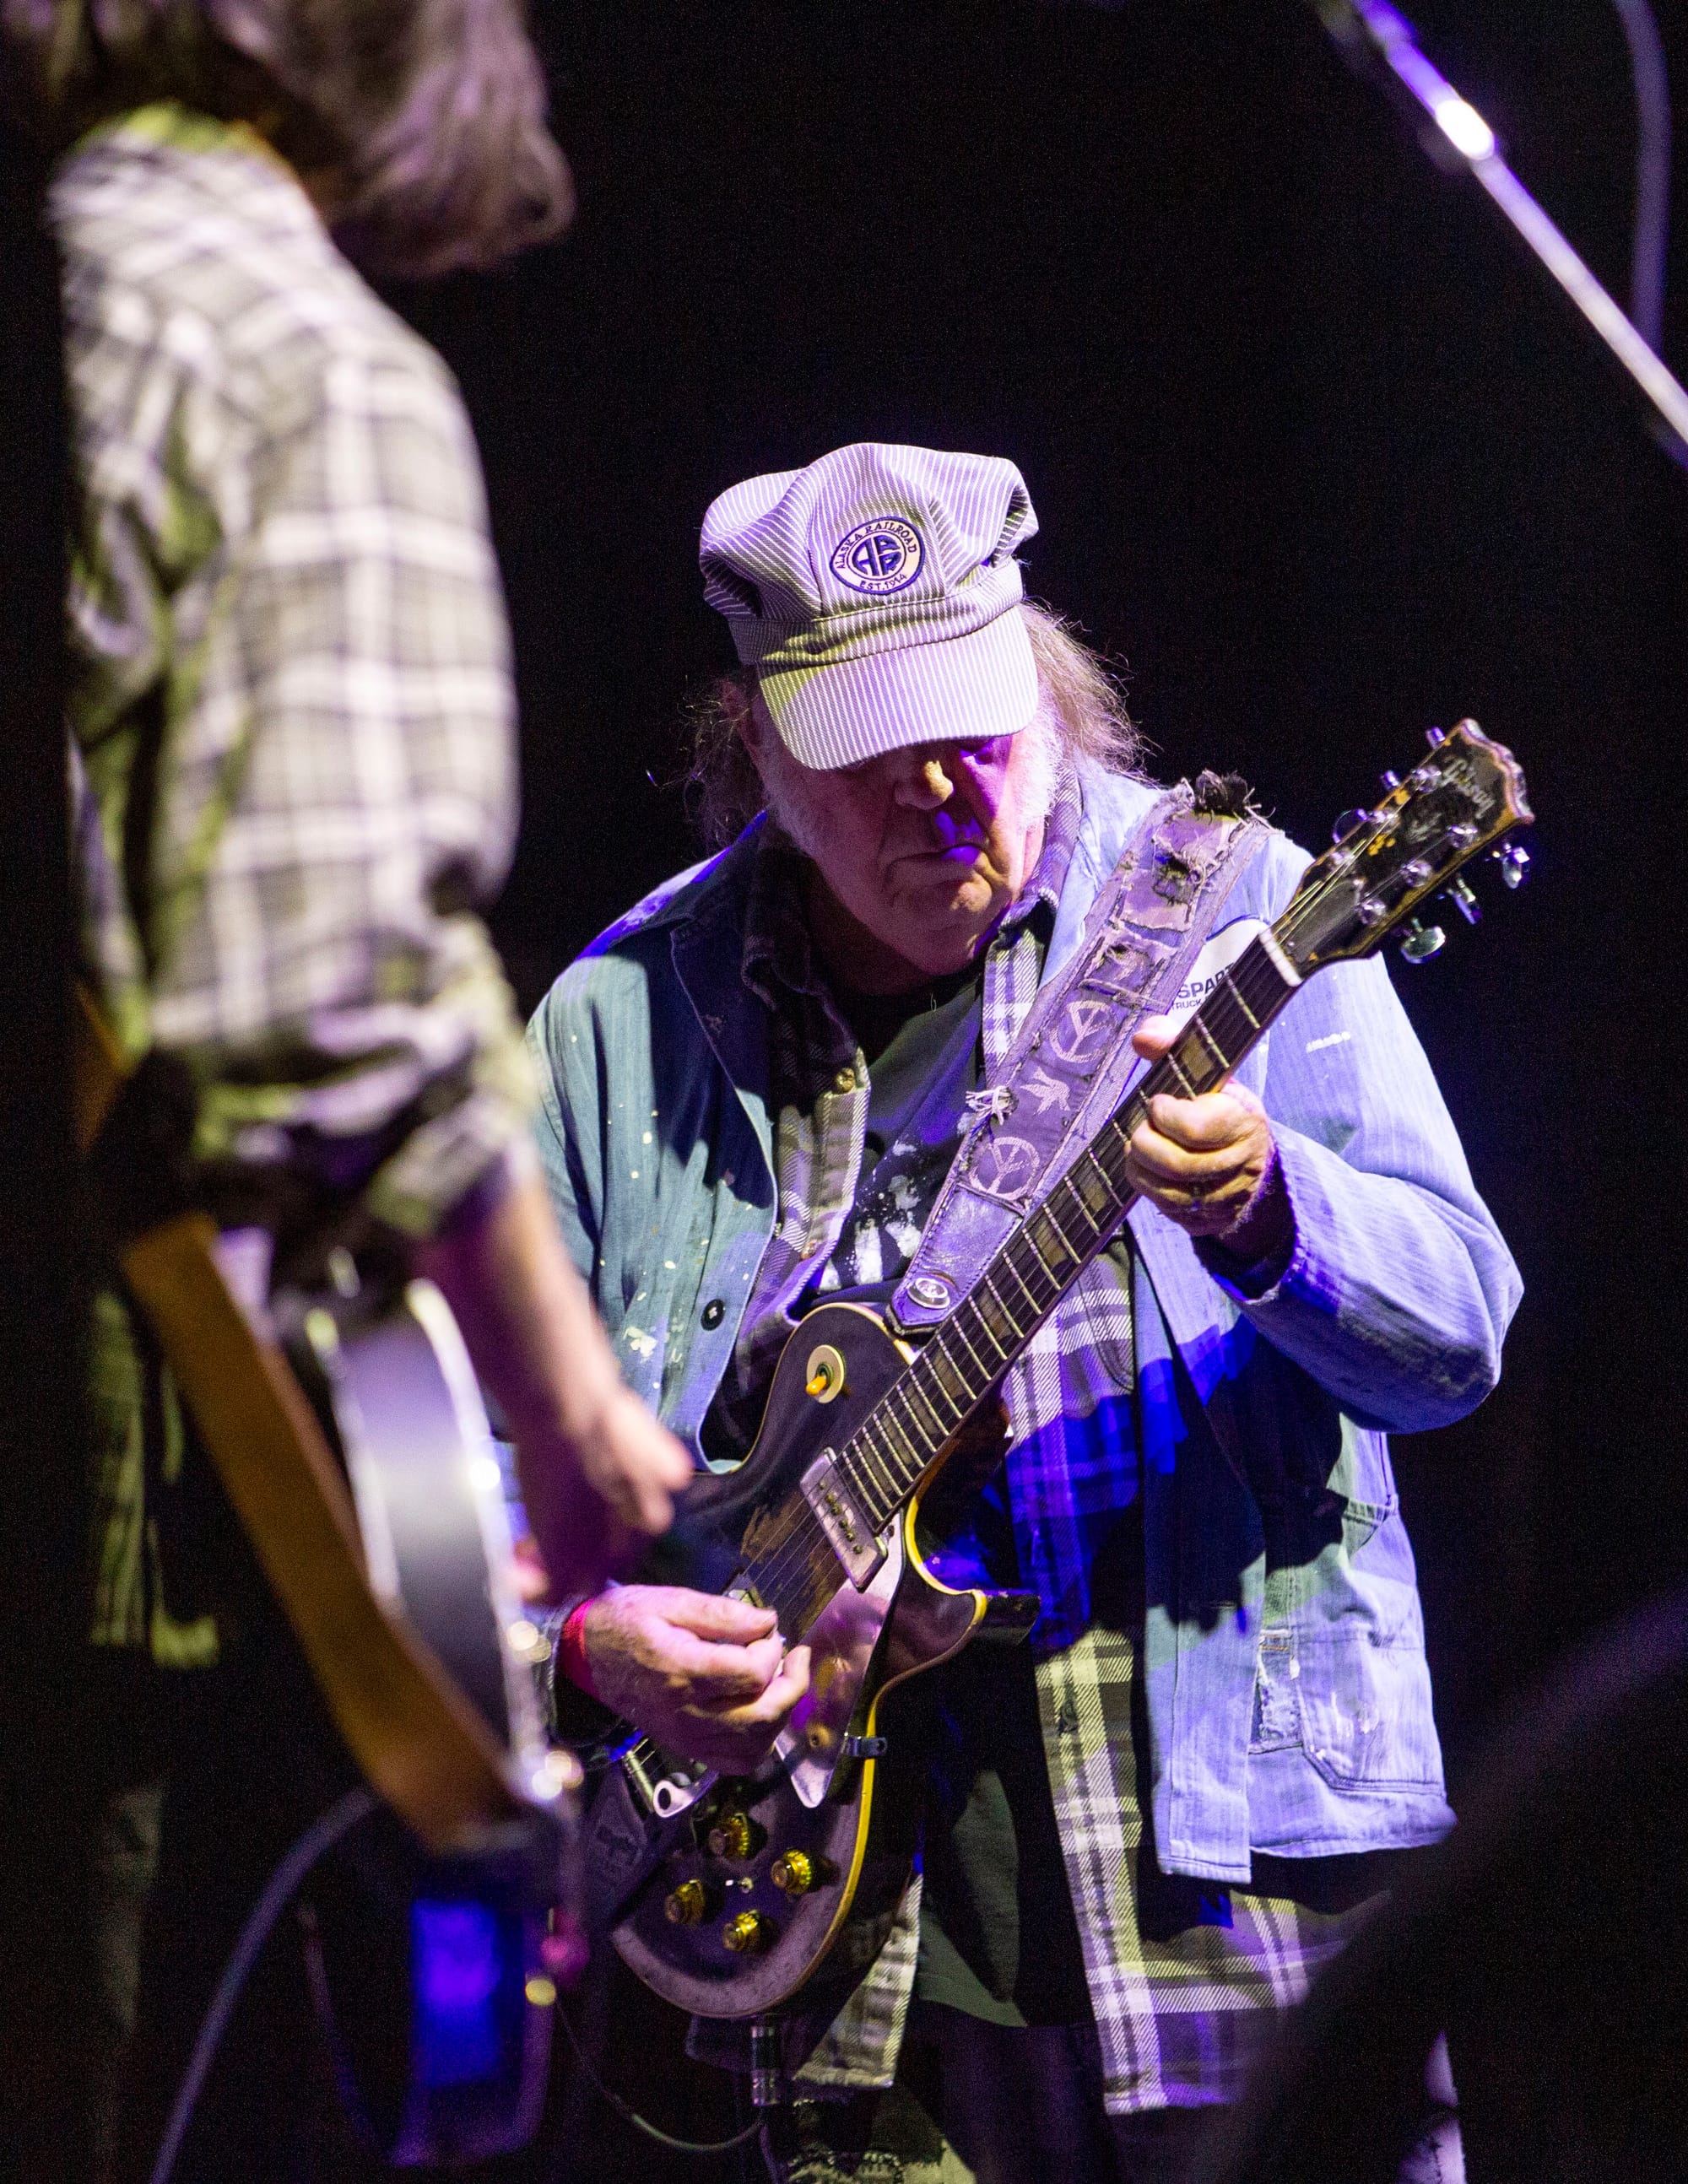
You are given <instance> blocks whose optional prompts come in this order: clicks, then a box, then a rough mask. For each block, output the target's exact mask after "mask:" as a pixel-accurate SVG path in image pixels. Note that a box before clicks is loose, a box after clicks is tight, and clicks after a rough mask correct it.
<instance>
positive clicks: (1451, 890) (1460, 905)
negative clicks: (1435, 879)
mask: <svg viewBox="0 0 1688 2184" xmlns="http://www.w3.org/2000/svg"><path fill="white" fill-rule="evenodd" d="M1442 893H1443V894H1445V895H1446V897H1447V899H1448V900H1449V901H1450V902H1451V904H1452V905H1453V906H1454V908H1455V909H1456V910H1457V911H1458V912H1459V914H1460V916H1461V917H1462V918H1463V919H1464V920H1465V922H1466V923H1467V924H1468V925H1475V924H1477V923H1478V922H1479V920H1480V919H1481V917H1482V916H1483V905H1482V904H1481V903H1480V902H1479V900H1477V898H1476V896H1475V895H1474V894H1473V893H1472V892H1471V887H1470V883H1468V881H1466V880H1463V879H1457V878H1456V879H1451V880H1450V881H1449V882H1448V883H1447V885H1446V887H1445V888H1444V889H1442Z"/></svg>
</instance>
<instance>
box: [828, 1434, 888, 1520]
mask: <svg viewBox="0 0 1688 2184" xmlns="http://www.w3.org/2000/svg"><path fill="white" fill-rule="evenodd" d="M838 1464H839V1467H840V1468H841V1469H842V1470H843V1471H844V1474H845V1477H846V1479H847V1480H848V1482H849V1485H850V1490H851V1492H852V1493H853V1494H854V1495H855V1498H856V1500H857V1502H860V1503H861V1511H862V1514H863V1515H864V1516H865V1517H866V1518H867V1520H868V1522H869V1524H872V1528H873V1529H874V1530H875V1531H876V1532H877V1530H878V1529H879V1528H880V1526H881V1525H882V1524H883V1523H884V1521H885V1519H886V1518H887V1517H889V1515H890V1513H891V1511H892V1510H893V1509H894V1507H896V1499H897V1497H896V1494H895V1492H894V1490H893V1493H892V1495H891V1498H890V1500H889V1502H887V1501H886V1500H885V1496H884V1490H883V1486H882V1485H881V1484H880V1481H879V1480H878V1479H877V1478H876V1477H875V1476H874V1474H873V1470H872V1454H871V1452H870V1451H869V1448H868V1446H867V1444H866V1441H865V1440H863V1438H862V1436H861V1433H860V1432H857V1433H855V1434H852V1435H851V1436H850V1439H849V1440H847V1441H846V1442H845V1443H844V1446H843V1447H842V1448H841V1449H840V1450H839V1451H838ZM888 1483H889V1482H888Z"/></svg>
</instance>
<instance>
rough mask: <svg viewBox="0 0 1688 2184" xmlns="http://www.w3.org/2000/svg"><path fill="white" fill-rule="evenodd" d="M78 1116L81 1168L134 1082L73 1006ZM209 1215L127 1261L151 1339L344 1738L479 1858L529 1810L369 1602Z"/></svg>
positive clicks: (272, 1347) (328, 1478) (385, 1789)
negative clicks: (478, 1849)
mask: <svg viewBox="0 0 1688 2184" xmlns="http://www.w3.org/2000/svg"><path fill="white" fill-rule="evenodd" d="M77 1000H78V1007H77V1011H76V1020H75V1123H76V1136H77V1143H78V1145H79V1146H80V1148H81V1151H83V1153H84V1154H86V1153H87V1152H88V1151H89V1149H90V1148H91V1147H92V1145H93V1143H94V1140H95V1139H96V1138H97V1136H98V1134H99V1132H100V1128H101V1126H102V1124H103V1123H104V1121H105V1119H106V1117H107V1116H108V1115H109V1112H110V1111H111V1108H112V1106H113V1103H114V1100H116V1098H117V1095H118V1094H119V1092H120V1090H121V1089H122V1086H123V1084H124V1081H125V1077H126V1075H127V1074H128V1073H127V1071H126V1069H125V1065H124V1062H123V1059H122V1057H121V1056H120V1053H119V1051H118V1049H117V1046H116V1045H115V1042H114V1040H113V1039H112V1037H111V1034H110V1032H109V1030H108V1028H107V1027H106V1024H105V1022H104V1021H103V1018H102V1017H101V1016H100V1014H99V1011H98V1010H97V1007H96V1006H95V1005H94V1003H93V1001H92V999H91V998H90V997H89V995H87V994H86V991H84V990H82V989H80V988H79V989H78V993H77ZM216 1240H217V1230H216V1227H215V1224H214V1223H213V1222H212V1221H211V1220H210V1219H209V1217H208V1216H206V1215H205V1214H203V1213H197V1212H196V1213H183V1214H180V1215H177V1216H175V1217H172V1218H170V1219H167V1220H164V1221H162V1222H159V1223H157V1224H155V1225H153V1226H152V1227H149V1228H148V1229H144V1230H143V1231H142V1233H141V1234H138V1235H136V1236H135V1237H133V1238H132V1239H131V1240H128V1241H126V1242H125V1243H123V1244H121V1245H120V1247H119V1253H118V1256H119V1260H120V1264H121V1266H122V1269H123V1274H124V1279H125V1281H126V1282H127V1283H128V1284H129V1286H130V1289H131V1291H132V1292H133V1294H134V1295H135V1297H136V1301H138V1303H139V1304H140V1307H141V1309H142V1312H145V1314H146V1316H147V1318H148V1321H149V1322H150V1323H151V1324H152V1327H153V1332H154V1333H155V1334H156V1335H157V1336H158V1339H159V1346H160V1347H161V1349H162V1350H163V1351H164V1357H165V1358H166V1359H167V1360H168V1361H169V1363H170V1369H171V1371H172V1372H173V1373H175V1378H176V1381H177V1383H178V1385H179V1386H180V1388H181V1394H182V1398H183V1400H184V1401H185V1402H186V1403H187V1407H188V1409H189V1411H190V1412H192V1417H193V1422H194V1424H195V1425H196V1426H197V1427H198V1431H199V1437H200V1439H201V1440H203V1443H204V1445H205V1446H206V1448H207V1449H208V1450H209V1452H210V1456H211V1460H212V1462H213V1463H214V1465H215V1466H216V1469H217V1475H218V1477H219V1478H220V1479H221V1481H222V1484H223V1489H224V1491H225V1492H226V1494H227V1496H228V1497H229V1500H230V1502H231V1503H232V1505H233V1507H234V1509H235V1513H236V1514H237V1516H238V1518H239V1519H240V1521H241V1524H242V1526H243V1527H244V1529H245V1531H246V1535H247V1537H248V1539H249V1540H250V1541H251V1542H252V1545H253V1550H254V1551H255V1552H256V1554H257V1556H258V1559H259V1563H260V1564H261V1565H262V1567H263V1569H264V1574H265V1577H266V1578H267V1579H268V1580H269V1581H270V1585H271V1587H272V1588H273V1590H274V1591H275V1594H276V1598H277V1599H278V1600H279V1601H280V1602H281V1607H282V1610H283V1612H284V1613H286V1615H287V1620H288V1622H289V1623H290V1624H292V1629H293V1632H294V1635H295V1636H296V1637H297V1638H298V1642H299V1645H300V1646H301V1648H302V1649H303V1651H304V1656H305V1658H306V1661H307V1662H308V1663H309V1667H310V1669H311V1672H312V1674H314V1676H315V1679H316V1682H317V1685H318V1687H319V1688H320V1691H321V1692H322V1695H323V1697H324V1699H325V1700H326V1702H327V1706H328V1709H329V1712H330V1713H331V1715H332V1716H333V1719H334V1721H335V1723H336V1724H337V1727H338V1729H339V1730H340V1733H341V1735H342V1736H343V1737H344V1738H345V1740H346V1743H347V1746H348V1748H349V1750H350V1752H351V1753H352V1756H353V1758H354V1759H355V1760H356V1762H357V1763H358V1765H359V1768H360V1769H362V1771H363V1773H364V1775H365V1777H366V1778H367V1779H368V1780H369V1782H370V1786H371V1787H372V1788H374V1789H375V1790H376V1791H377V1792H378V1794H379V1795H380V1796H381V1797H382V1798H383V1799H384V1800H385V1801H386V1802H387V1804H388V1805H390V1806H391V1807H392V1808H393V1811H394V1812H395V1813H396V1814H398V1817H399V1818H400V1819H402V1820H403V1821H404V1823H405V1825H407V1826H408V1827H409V1828H410V1829H411V1830H413V1831H414V1832H415V1834H416V1835H417V1836H420V1837H421V1840H422V1841H423V1842H424V1843H426V1845H427V1847H428V1848H429V1849H430V1850H433V1851H439V1852H444V1851H450V1850H462V1849H465V1848H466V1847H470V1846H471V1843H472V1841H473V1839H474V1838H475V1836H476V1835H477V1834H478V1833H479V1832H480V1831H482V1830H484V1829H486V1828H487V1827H488V1826H491V1825H494V1824H495V1823H497V1822H499V1821H504V1820H508V1819H514V1818H515V1817H516V1815H517V1814H519V1813H521V1811H522V1810H523V1809H524V1804H523V1801H522V1799H521V1797H519V1795H518V1794H517V1792H516V1791H515V1788H514V1787H513V1786H512V1785H511V1783H510V1780H509V1779H508V1776H507V1773H506V1767H505V1761H504V1755H503V1754H502V1753H501V1752H500V1751H499V1747H498V1744H497V1742H496V1741H495V1739H494V1738H493V1735H492V1733H491V1731H490V1730H488V1729H487V1726H486V1724H485V1723H484V1722H483V1721H482V1719H481V1717H480V1715H479V1714H478V1713H476V1710H475V1709H474V1708H473V1707H472V1706H471V1704H470V1702H468V1700H467V1699H465V1697H464V1696H463V1694H462V1693H461V1692H460V1691H459V1690H458V1689H457V1687H456V1685H454V1682H453V1681H452V1680H451V1678H450V1676H449V1675H448V1674H447V1672H446V1670H445V1669H443V1667H442V1665H441V1664H440V1663H439V1661H438V1660H437V1658H435V1657H434V1655H433V1654H432V1652H430V1650H429V1649H428V1647H427V1646H426V1645H424V1644H423V1643H422V1641H421V1639H420V1638H419V1637H418V1636H417V1635H416V1634H415V1632H414V1631H411V1630H408V1629H406V1628H405V1627H404V1625H403V1624H400V1623H398V1622H395V1621H394V1620H393V1618H392V1617H391V1616H390V1615H389V1614H388V1613H387V1610H386V1609H384V1608H383V1607H382V1605H381V1603H380V1602H379V1601H378V1600H377V1599H376V1596H375V1594H374V1592H373V1591H371V1590H370V1584H369V1580H368V1577H367V1575H366V1574H365V1566H364V1556H363V1549H362V1546H361V1544H360V1542H359V1537H358V1528H357V1522H356V1519H355V1518H354V1514H353V1511H352V1501H351V1496H350V1493H349V1491H348V1488H347V1485H346V1482H345V1479H344V1477H343V1474H342V1473H341V1470H340V1467H339V1465H338V1464H337V1463H336V1461H335V1459H334V1456H333V1454H332V1451H331V1450H330V1448H329V1446H328V1443H327V1441H326V1438H325V1437H324V1435H323V1432H322V1429H321V1427H320V1424H318V1422H317V1418H316V1415H315V1412H313V1411H312V1409H311V1407H310V1405H309V1402H308V1401H307V1400H306V1398H305V1396H304V1390H302V1389H301V1388H300V1386H299V1385H298V1381H297V1379H295V1378H294V1376H293V1373H292V1368H291V1366H290V1365H289V1364H288V1362H287V1358H286V1357H285V1356H284V1355H283V1354H282V1352H281V1350H280V1348H279V1347H278V1346H276V1344H275V1343H274V1342H273V1341H270V1340H268V1339H266V1338H265V1336H264V1335H262V1334H259V1332H258V1331H257V1330H256V1329H254V1328H253V1325H252V1323H251V1322H250V1321H249V1320H248V1318H247V1316H246V1314H245V1312H243V1311H242V1309H241V1307H240V1304H239V1302H238V1301H237V1298H236V1296H235V1295H234V1293H233V1291H232V1290H231V1289H230V1287H229V1285H228V1284H227V1282H226V1280H225V1279H224V1276H223V1273H222V1271H221V1269H220V1267H219V1265H218V1262H217V1258H216V1253H215V1249H214V1246H215V1244H216Z"/></svg>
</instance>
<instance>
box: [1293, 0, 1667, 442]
mask: <svg viewBox="0 0 1688 2184" xmlns="http://www.w3.org/2000/svg"><path fill="white" fill-rule="evenodd" d="M1309 4H1310V5H1311V6H1312V8H1313V10H1314V12H1315V13H1316V14H1318V18H1319V20H1320V21H1321V22H1322V23H1323V25H1324V27H1325V29H1326V30H1327V31H1329V34H1330V36H1331V37H1332V39H1333V40H1334V42H1335V43H1336V45H1337V46H1338V47H1339V48H1340V51H1341V53H1342V54H1343V56H1344V58H1345V59H1346V60H1347V61H1348V63H1349V64H1350V65H1351V67H1352V68H1354V69H1355V70H1356V71H1357V73H1358V74H1360V75H1364V76H1367V77H1368V78H1369V79H1371V80H1372V81H1375V82H1379V83H1381V84H1382V86H1384V89H1385V90H1386V91H1388V92H1390V94H1391V95H1392V96H1393V97H1395V99H1396V103H1398V104H1401V105H1402V106H1404V107H1405V108H1406V109H1407V111H1408V113H1409V114H1411V115H1412V118H1413V119H1414V120H1415V121H1417V122H1418V125H1419V126H1418V136H1419V141H1420V142H1421V143H1422V144H1423V146H1424V148H1425V150H1426V151H1427V152H1428V153H1429V155H1430V157H1431V158H1432V159H1435V162H1436V164H1438V165H1439V166H1440V167H1444V168H1451V169H1454V170H1457V169H1459V168H1461V167H1464V168H1466V169H1468V170H1469V171H1470V173H1471V174H1473V175H1474V176H1475V177H1476V179H1477V180H1478V181H1479V182H1480V183H1481V184H1482V186H1483V187H1484V188H1485V190H1486V191H1487V192H1488V193H1489V195H1490V197H1491V198H1493V199H1494V201H1495V203H1496V204H1497V205H1498V206H1499V207H1500V209H1501V211H1502V212H1503V213H1504V214H1506V216H1507V220H1508V221H1510V223H1511V225H1512V226H1513V231H1515V232H1516V233H1517V234H1518V235H1519V236H1521V237H1523V238H1524V242H1526V243H1527V244H1528V245H1529V248H1530V249H1531V250H1532V251H1533V252H1534V253H1535V256H1536V257H1537V258H1538V259H1540V262H1541V264H1542V265H1544V266H1546V269H1547V270H1548V272H1549V273H1551V274H1552V276H1553V278H1554V279H1555V280H1556V281H1557V282H1558V284H1559V286H1560V287H1562V288H1563V290H1564V292H1565V293H1566V294H1567V295H1568V297H1569V298H1570V299H1571V301H1572V302H1573V303H1574V304H1575V305H1576V307H1577V309H1578V310H1579V312H1580V313H1581V314H1582V316H1583V318H1584V320H1585V322H1586V324H1587V325H1588V326H1589V327H1590V328H1591V330H1592V331H1593V332H1594V333H1596V335H1597V336H1598V337H1599V338H1600V339H1601V340H1602V342H1603V343H1605V345H1606V347H1607V348H1608V349H1609V350H1610V351H1611V353H1612V354H1613V356H1615V357H1616V358H1617V359H1618V363H1619V364H1621V365H1623V367H1624V370H1625V371H1627V372H1628V373H1629V375H1630V378H1631V379H1632V380H1633V381H1634V382H1635V385H1636V386H1637V387H1640V389H1641V393H1642V394H1643V395H1644V396H1645V397H1646V400H1647V402H1648V404H1649V405H1650V406H1651V409H1652V421H1653V426H1654V430H1655V432H1656V434H1657V437H1658V438H1659V439H1660V440H1661V441H1662V442H1663V445H1664V447H1665V448H1666V450H1667V451H1668V453H1669V454H1670V455H1672V456H1673V457H1674V460H1676V461H1677V462H1678V463H1680V464H1681V465H1683V466H1684V467H1685V468H1688V389H1685V388H1684V387H1683V386H1682V383H1681V382H1680V380H1678V379H1677V378H1676V377H1675V376H1674V375H1673V374H1672V372H1671V371H1670V370H1669V367H1668V366H1667V365H1665V363H1664V362H1663V359H1662V358H1661V357H1660V356H1659V355H1658V354H1657V351H1656V350H1655V349H1654V348H1652V346H1651V345H1650V343H1648V342H1647V341H1646V339H1645V338H1644V337H1643V336H1642V335H1641V332H1640V331H1638V330H1637V328H1636V327H1635V325H1634V324H1633V323H1632V321H1631V320H1630V319H1629V318H1628V317H1627V316H1626V315H1625V314H1624V311H1623V310H1622V309H1620V308H1619V307H1618V304H1616V303H1614V302H1613V298H1611V297H1610V296H1609V295H1608V294H1607V292H1606V290H1605V289H1604V288H1603V287H1602V286H1601V284H1600V282H1599V281H1596V278H1595V277H1594V275H1593V274H1592V273H1591V271H1590V270H1589V269H1588V267H1587V266H1586V265H1585V264H1584V263H1583V261H1582V259H1580V258H1579V256H1578V255H1577V253H1576V252H1575V251H1574V249H1573V248H1571V245H1570V243H1569V242H1568V241H1567V240H1566V238H1565V237H1564V235H1563V233H1562V232H1561V231H1560V230H1559V229H1558V228H1557V226H1555V225H1554V223H1553V222H1552V220H1550V219H1549V218H1548V216H1547V214H1546V213H1545V212H1544V211H1543V210H1542V209H1541V207H1540V205H1539V204H1538V203H1536V201H1535V198H1533V197H1532V196H1531V195H1530V193H1529V191H1528V190H1527V189H1525V187H1524V184H1523V183H1522V182H1521V181H1519V180H1518V176H1517V175H1515V174H1514V173H1513V170H1512V169H1511V168H1510V167H1509V166H1508V165H1507V163H1506V161H1505V160H1504V159H1502V158H1501V152H1500V147H1499V144H1498V143H1497V142H1496V136H1495V132H1494V131H1493V130H1492V129H1491V128H1490V126H1489V125H1488V123H1487V122H1486V121H1485V120H1484V119H1483V116H1482V115H1481V114H1479V112H1478V111H1477V109H1476V108H1475V107H1474V106H1472V105H1471V104H1470V103H1468V101H1467V100H1465V99H1463V98H1462V97H1460V95H1459V93H1458V92H1457V91H1456V90H1455V89H1454V87H1453V86H1452V85H1451V83H1449V82H1448V81H1447V80H1446V77H1444V76H1442V75H1440V74H1439V73H1438V72H1437V70H1435V68H1434V67H1432V65H1431V64H1430V63H1429V61H1428V60H1426V59H1425V58H1424V56H1423V53H1420V52H1419V50H1418V42H1417V39H1416V37H1415V35H1414V32H1413V30H1412V25H1411V24H1410V23H1409V22H1407V20H1406V18H1405V17H1404V16H1403V15H1401V14H1397V13H1396V10H1395V9H1394V8H1391V7H1390V6H1389V5H1388V4H1387V0H1309ZM1426 122H1428V123H1429V127H1428V128H1427V127H1425V126H1424V124H1425V123H1426Z"/></svg>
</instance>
